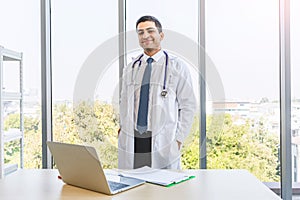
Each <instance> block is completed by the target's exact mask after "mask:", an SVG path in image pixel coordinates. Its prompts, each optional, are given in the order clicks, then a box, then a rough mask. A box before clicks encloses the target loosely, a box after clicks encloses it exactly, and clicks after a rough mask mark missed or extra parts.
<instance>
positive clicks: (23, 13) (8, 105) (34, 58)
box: [0, 0, 42, 168]
mask: <svg viewBox="0 0 300 200" xmlns="http://www.w3.org/2000/svg"><path fill="white" fill-rule="evenodd" d="M0 5H1V6H0V18H1V31H0V46H3V47H4V48H6V49H9V50H13V51H16V52H21V53H23V74H22V75H23V81H22V82H21V83H22V84H23V95H24V96H23V114H24V118H23V120H24V139H23V144H24V146H23V165H24V168H41V167H42V159H41V158H42V157H41V155H42V153H41V151H42V148H41V145H42V144H41V126H40V121H41V113H40V112H41V101H40V100H41V87H40V85H41V78H40V74H41V71H40V63H41V60H40V56H41V54H40V52H41V50H40V41H41V39H40V1H36V0H28V1H22V0H11V1H1V3H0ZM4 65H5V66H4V68H5V69H4V71H3V72H4V76H3V82H4V91H6V92H18V91H19V90H20V71H19V62H16V61H7V62H5V64H4ZM4 104H5V105H4V116H5V117H4V118H5V119H4V129H5V130H6V131H9V134H13V133H16V130H18V129H19V128H20V112H21V110H20V101H19V100H14V101H12V100H8V101H5V102H4ZM1 112H2V111H1ZM1 123H2V119H1ZM1 134H2V131H1ZM1 148H2V147H1ZM20 152H21V147H20V141H19V140H13V141H12V142H10V143H6V144H5V150H4V160H5V163H10V164H14V163H17V164H18V166H19V167H20V165H21V163H20Z"/></svg>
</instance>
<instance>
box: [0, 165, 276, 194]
mask: <svg viewBox="0 0 300 200" xmlns="http://www.w3.org/2000/svg"><path fill="white" fill-rule="evenodd" d="M189 173H191V174H193V175H195V176H196V178H194V179H191V180H189V181H187V182H183V183H181V184H179V185H176V186H173V187H170V188H165V187H161V186H158V185H153V184H148V183H146V184H144V185H142V186H139V187H136V188H134V189H131V190H128V191H125V192H122V193H119V194H117V195H114V196H108V195H104V194H100V193H97V192H93V191H89V190H85V189H81V188H77V187H73V186H70V185H66V184H64V183H63V182H62V181H61V180H59V179H58V178H57V176H58V171H57V170H48V169H44V170H42V169H40V170H39V169H35V170H34V169H33V170H19V171H17V172H15V173H13V174H10V175H8V176H7V177H5V178H4V179H2V180H0V199H1V200H6V199H8V200H17V199H22V200H27V199H28V200H35V199H37V200H48V199H49V200H56V199H72V200H77V199H85V200H89V199H101V200H103V199H104V200H122V199H126V200H144V199H151V200H152V199H155V200H160V199H162V200H176V199H178V200H227V199H228V200H235V199H236V200H248V199H249V200H250V199H251V200H275V199H280V197H279V196H277V195H276V194H275V193H273V192H272V191H271V190H270V189H269V188H267V187H266V186H265V185H264V184H263V183H261V182H260V181H259V180H258V179H256V178H255V177H254V176H253V175H251V174H250V173H249V172H247V171H246V170H192V171H189Z"/></svg>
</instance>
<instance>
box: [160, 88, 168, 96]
mask: <svg viewBox="0 0 300 200" xmlns="http://www.w3.org/2000/svg"><path fill="white" fill-rule="evenodd" d="M160 94H161V96H162V97H164V98H166V97H167V96H168V91H167V90H163V91H161V93H160Z"/></svg>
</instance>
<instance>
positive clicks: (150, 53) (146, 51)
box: [144, 48, 161, 56]
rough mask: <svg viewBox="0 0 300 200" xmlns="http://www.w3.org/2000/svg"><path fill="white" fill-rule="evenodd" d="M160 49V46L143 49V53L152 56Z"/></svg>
mask: <svg viewBox="0 0 300 200" xmlns="http://www.w3.org/2000/svg"><path fill="white" fill-rule="evenodd" d="M160 50H161V48H159V49H148V50H147V49H145V50H144V53H145V54H146V55H148V56H153V55H154V54H156V53H157V52H159V51H160Z"/></svg>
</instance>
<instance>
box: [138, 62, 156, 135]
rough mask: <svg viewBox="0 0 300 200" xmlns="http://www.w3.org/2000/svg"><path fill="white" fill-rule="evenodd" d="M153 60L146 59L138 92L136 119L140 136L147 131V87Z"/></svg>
mask: <svg viewBox="0 0 300 200" xmlns="http://www.w3.org/2000/svg"><path fill="white" fill-rule="evenodd" d="M152 62H153V58H148V59H147V63H148V64H147V67H146V69H145V72H144V76H143V81H142V85H141V91H140V104H139V112H138V119H137V130H138V131H139V133H140V134H142V133H145V132H146V131H147V118H148V102H149V86H150V77H151V68H152Z"/></svg>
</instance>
